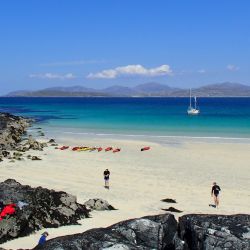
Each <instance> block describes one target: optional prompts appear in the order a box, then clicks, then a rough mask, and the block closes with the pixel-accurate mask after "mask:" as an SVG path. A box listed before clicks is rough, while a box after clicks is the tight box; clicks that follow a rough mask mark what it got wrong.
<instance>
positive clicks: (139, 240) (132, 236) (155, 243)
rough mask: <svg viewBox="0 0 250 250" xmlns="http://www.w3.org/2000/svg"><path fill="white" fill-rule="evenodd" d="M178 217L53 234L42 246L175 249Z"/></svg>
mask: <svg viewBox="0 0 250 250" xmlns="http://www.w3.org/2000/svg"><path fill="white" fill-rule="evenodd" d="M176 234H177V221H176V220H175V218H174V216H173V215H172V214H163V215H157V216H147V217H142V218H139V219H133V220H127V221H123V222H119V223H117V224H114V225H112V226H110V227H107V228H98V229H91V230H89V231H86V232H84V233H81V234H75V235H69V236H63V237H58V238H54V239H52V240H49V241H47V242H46V243H45V245H44V246H43V247H41V248H38V247H36V248H34V249H41V250H45V249H46V250H59V249H62V250H63V249H65V250H66V249H70V250H81V249H84V250H87V249H88V250H99V249H103V250H104V249H105V250H115V249H121V250H136V249H137V250H138V249H139V250H140V249H141V250H153V249H162V250H163V249H166V250H167V249H169V250H170V249H175V241H176V240H175V239H176Z"/></svg>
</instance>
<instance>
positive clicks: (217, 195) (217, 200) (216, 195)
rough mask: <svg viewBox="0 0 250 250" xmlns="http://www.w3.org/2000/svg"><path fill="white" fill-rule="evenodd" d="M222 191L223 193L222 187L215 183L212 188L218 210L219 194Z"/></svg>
mask: <svg viewBox="0 0 250 250" xmlns="http://www.w3.org/2000/svg"><path fill="white" fill-rule="evenodd" d="M220 191H221V189H220V187H219V186H218V185H217V183H216V182H214V183H213V186H212V191H211V196H212V197H214V205H215V207H217V208H218V206H219V193H220Z"/></svg>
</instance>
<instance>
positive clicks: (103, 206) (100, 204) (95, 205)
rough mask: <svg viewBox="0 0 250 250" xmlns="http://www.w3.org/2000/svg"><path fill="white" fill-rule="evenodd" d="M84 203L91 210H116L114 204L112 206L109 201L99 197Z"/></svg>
mask: <svg viewBox="0 0 250 250" xmlns="http://www.w3.org/2000/svg"><path fill="white" fill-rule="evenodd" d="M84 205H85V206H86V207H87V208H89V209H91V210H98V211H103V210H116V209H115V208H114V207H113V206H111V205H110V204H109V203H108V202H107V201H105V200H103V199H100V198H97V199H90V200H88V201H86V202H85V203H84Z"/></svg>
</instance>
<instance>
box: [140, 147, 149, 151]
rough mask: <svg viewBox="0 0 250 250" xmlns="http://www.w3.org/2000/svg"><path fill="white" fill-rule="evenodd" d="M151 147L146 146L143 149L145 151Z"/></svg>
mask: <svg viewBox="0 0 250 250" xmlns="http://www.w3.org/2000/svg"><path fill="white" fill-rule="evenodd" d="M149 149H150V147H144V148H141V151H145V150H149Z"/></svg>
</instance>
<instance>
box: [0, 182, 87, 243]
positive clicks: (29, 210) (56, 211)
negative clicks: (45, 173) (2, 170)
mask: <svg viewBox="0 0 250 250" xmlns="http://www.w3.org/2000/svg"><path fill="white" fill-rule="evenodd" d="M0 201H2V202H3V203H4V204H5V205H6V204H10V203H14V204H17V205H18V206H17V208H16V212H15V214H13V215H11V216H9V215H7V216H6V217H5V218H3V219H2V220H0V244H1V243H3V242H5V241H7V240H11V239H14V238H17V237H20V236H26V235H29V234H30V233H32V232H34V231H35V230H39V229H42V228H45V227H46V228H49V227H59V226H62V225H72V224H77V223H78V222H77V221H78V220H79V219H81V218H87V217H89V210H88V209H87V208H86V207H85V206H84V205H81V204H79V203H77V201H76V197H75V196H72V195H70V194H68V193H66V192H62V191H60V192H57V191H54V190H49V189H46V188H42V187H37V188H32V187H30V186H27V185H21V184H20V183H19V182H17V181H15V180H13V179H8V180H6V181H4V182H1V183H0Z"/></svg>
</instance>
